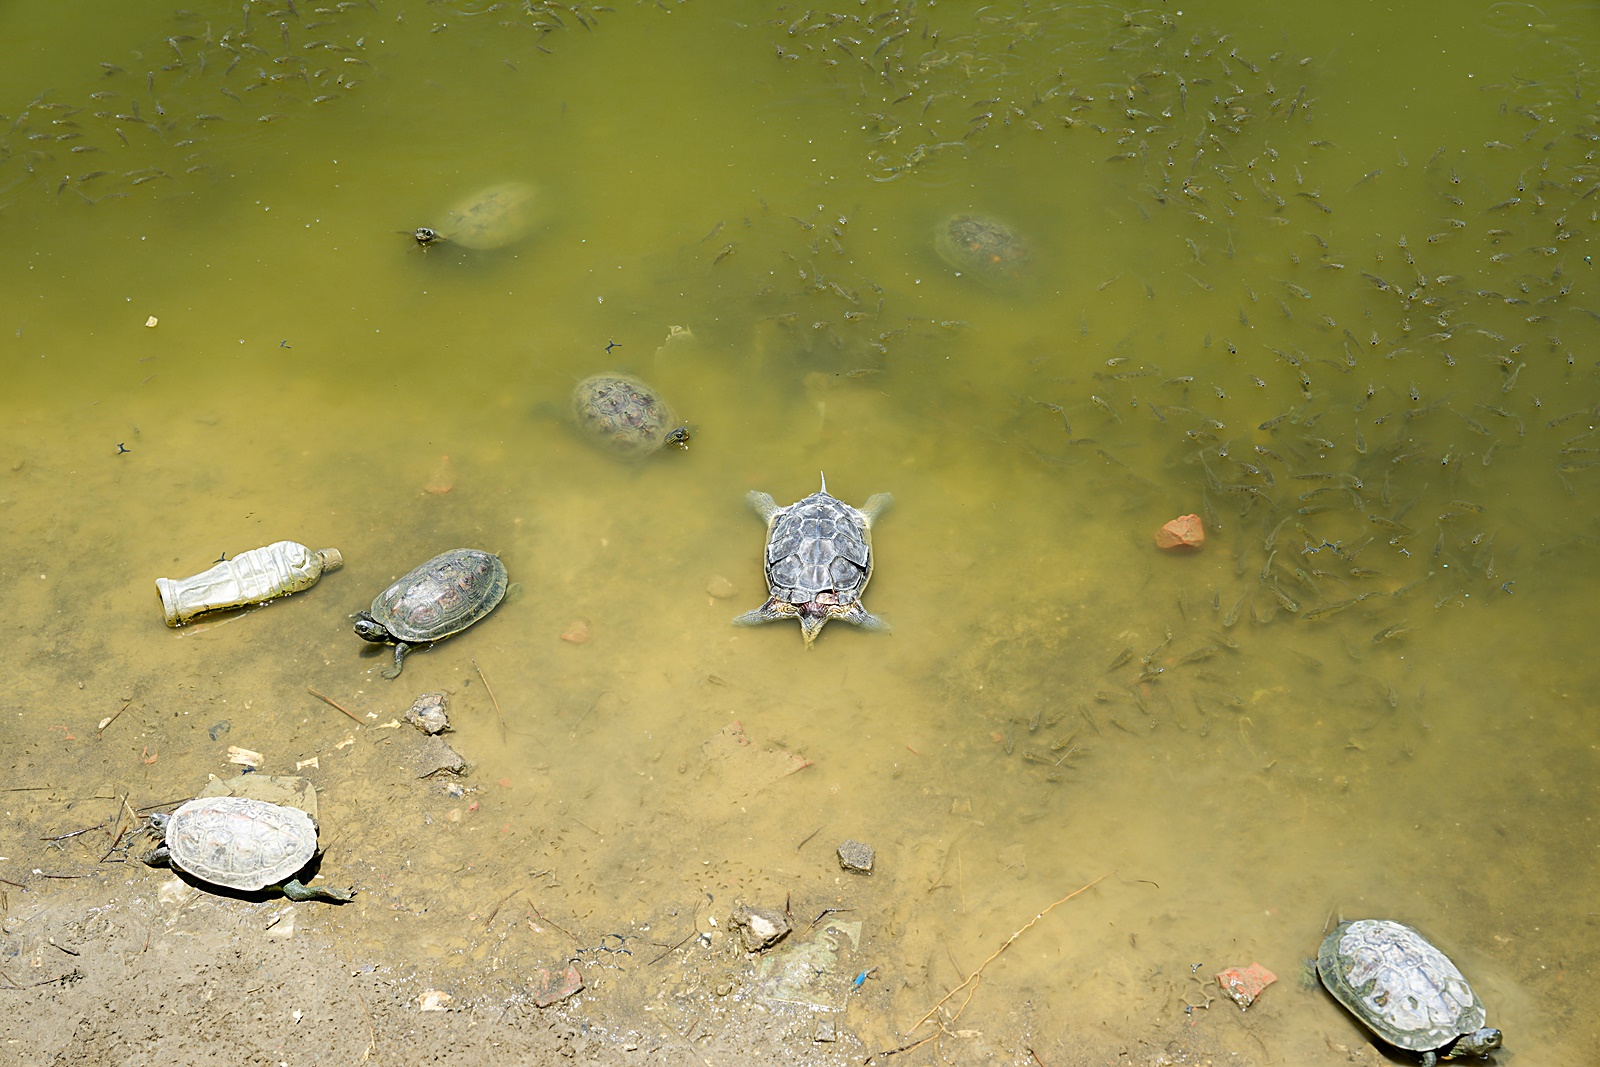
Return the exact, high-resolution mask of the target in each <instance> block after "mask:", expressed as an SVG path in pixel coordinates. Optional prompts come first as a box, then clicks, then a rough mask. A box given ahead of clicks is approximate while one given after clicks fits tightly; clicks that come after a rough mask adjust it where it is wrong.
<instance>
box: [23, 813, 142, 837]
mask: <svg viewBox="0 0 1600 1067" xmlns="http://www.w3.org/2000/svg"><path fill="white" fill-rule="evenodd" d="M117 818H118V819H119V820H120V819H121V818H122V812H120V811H119V812H117ZM105 827H106V824H105V823H103V822H102V823H95V824H94V825H93V826H85V827H84V828H83V829H82V830H73V831H71V832H70V833H65V834H57V835H56V836H54V837H41V838H39V840H40V841H65V840H66V839H67V838H69V837H77V836H78V835H79V834H86V833H88V832H89V831H90V830H104V829H105Z"/></svg>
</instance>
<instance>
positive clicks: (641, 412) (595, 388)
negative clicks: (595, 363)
mask: <svg viewBox="0 0 1600 1067" xmlns="http://www.w3.org/2000/svg"><path fill="white" fill-rule="evenodd" d="M572 417H573V419H574V420H576V422H577V424H578V428H579V429H580V430H582V431H583V433H584V435H585V436H587V437H588V438H589V439H590V440H592V441H594V442H595V443H596V444H598V445H600V446H601V447H602V448H604V449H606V450H608V451H610V452H614V453H616V454H617V455H619V456H627V457H629V458H632V459H642V458H643V457H645V456H648V455H650V454H651V453H653V452H655V451H657V450H658V449H660V448H661V446H662V445H665V444H669V443H670V444H674V445H677V446H678V447H679V448H688V447H689V427H688V426H686V425H683V424H682V423H679V422H678V416H677V415H676V414H674V412H673V410H672V405H670V404H668V403H667V402H666V400H664V399H663V398H662V396H661V394H660V393H658V392H656V391H655V390H654V389H652V388H651V387H650V386H649V385H647V384H646V383H644V382H642V381H640V380H639V379H638V378H635V377H632V376H631V375H627V374H596V375H594V376H593V377H591V378H585V379H584V380H583V381H581V382H579V383H578V384H577V386H576V387H575V388H574V389H573V390H572Z"/></svg>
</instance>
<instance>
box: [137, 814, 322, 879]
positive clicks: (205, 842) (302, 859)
mask: <svg viewBox="0 0 1600 1067" xmlns="http://www.w3.org/2000/svg"><path fill="white" fill-rule="evenodd" d="M166 836H167V849H168V852H169V853H170V855H171V859H172V863H173V864H175V865H176V866H177V867H179V868H180V869H182V870H185V871H188V872H189V873H190V874H192V875H194V876H195V877H196V878H200V879H202V880H204V881H207V882H210V883H212V884H213V885H220V886H227V887H228V888H230V889H242V890H255V889H264V888H266V887H267V886H269V885H277V884H278V883H279V882H282V881H284V880H285V879H287V878H289V877H291V876H292V875H293V874H294V873H295V872H296V871H298V870H300V869H301V868H302V867H304V866H305V865H306V864H307V863H309V862H311V857H312V856H314V855H316V853H317V824H316V823H314V822H312V821H311V816H309V815H307V814H306V813H305V812H303V811H301V810H300V809H299V808H286V807H284V806H282V805H280V804H269V803H267V802H266V801H264V800H249V799H246V798H244V797H201V798H200V799H198V800H191V801H189V802H187V803H186V804H184V805H182V806H181V807H179V808H178V810H177V811H175V812H173V813H172V815H171V817H170V818H169V819H168V821H167V833H166Z"/></svg>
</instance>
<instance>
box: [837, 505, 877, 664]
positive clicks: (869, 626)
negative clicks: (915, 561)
mask: <svg viewBox="0 0 1600 1067" xmlns="http://www.w3.org/2000/svg"><path fill="white" fill-rule="evenodd" d="M869 503H870V501H869ZM834 618H836V619H838V620H839V621H840V622H853V623H855V624H856V625H857V626H859V627H861V628H862V629H863V630H871V631H872V632H873V633H880V634H886V633H888V632H889V630H890V626H889V624H888V623H886V622H884V621H883V620H882V619H880V618H878V617H877V616H876V615H874V614H872V613H871V612H870V611H868V610H867V609H866V608H864V607H862V606H861V601H859V600H858V601H856V602H855V603H854V604H851V605H850V610H848V611H843V612H840V613H839V614H838V615H836V616H834Z"/></svg>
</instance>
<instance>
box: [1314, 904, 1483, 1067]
mask: <svg viewBox="0 0 1600 1067" xmlns="http://www.w3.org/2000/svg"><path fill="white" fill-rule="evenodd" d="M1317 974H1318V975H1319V976H1320V977H1321V978H1322V984H1323V985H1325V986H1327V987H1328V992H1330V993H1332V994H1333V995H1334V997H1335V999H1337V1000H1338V1001H1339V1003H1341V1004H1343V1005H1344V1006H1345V1007H1346V1008H1348V1009H1350V1013H1351V1014H1352V1015H1354V1016H1355V1017H1356V1018H1357V1019H1360V1020H1361V1022H1362V1023H1363V1024H1365V1025H1366V1027H1367V1028H1368V1029H1370V1030H1371V1031H1372V1032H1373V1033H1375V1034H1377V1035H1378V1036H1379V1037H1381V1038H1382V1039H1383V1040H1384V1041H1387V1042H1388V1043H1389V1044H1391V1045H1393V1046H1394V1047H1395V1048H1401V1049H1405V1050H1407V1051H1408V1052H1416V1053H1419V1054H1420V1056H1421V1063H1422V1067H1433V1065H1434V1064H1435V1063H1437V1062H1438V1061H1439V1060H1440V1059H1454V1058H1456V1057H1460V1056H1487V1055H1489V1053H1491V1052H1493V1051H1494V1050H1495V1049H1497V1048H1499V1047H1500V1031H1499V1030H1496V1029H1495V1028H1494V1027H1492V1026H1485V1025H1484V1023H1485V1022H1486V1021H1487V1019H1488V1014H1487V1013H1486V1012H1485V1011H1484V1009H1483V1001H1481V1000H1479V999H1478V994H1476V993H1474V992H1473V991H1472V987H1471V986H1470V985H1468V984H1467V980H1466V978H1465V977H1463V975H1462V974H1461V971H1460V970H1459V969H1457V967H1456V965H1455V964H1454V963H1452V962H1451V961H1450V957H1449V956H1446V955H1445V954H1444V953H1443V952H1440V951H1439V950H1438V949H1437V948H1434V947H1433V945H1432V944H1431V943H1430V942H1429V941H1428V939H1427V938H1425V937H1423V936H1422V935H1421V934H1419V933H1418V932H1417V931H1416V930H1413V929H1412V928H1411V927H1409V926H1407V925H1405V924H1404V923H1397V922H1393V921H1392V920H1389V919H1357V920H1355V921H1354V922H1343V923H1340V924H1339V925H1338V926H1337V927H1336V928H1335V929H1334V931H1333V932H1332V933H1331V934H1329V935H1328V936H1327V937H1326V938H1324V939H1323V941H1322V947H1321V949H1320V950H1319V951H1318V952H1317Z"/></svg>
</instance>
